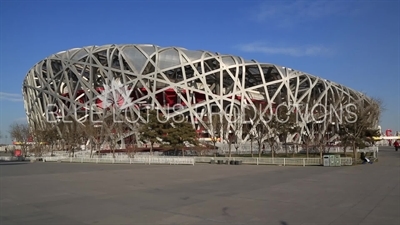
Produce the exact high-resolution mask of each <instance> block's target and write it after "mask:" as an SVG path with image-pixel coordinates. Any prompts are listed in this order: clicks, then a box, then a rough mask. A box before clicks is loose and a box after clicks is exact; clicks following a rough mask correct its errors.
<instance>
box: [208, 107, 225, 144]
mask: <svg viewBox="0 0 400 225" xmlns="http://www.w3.org/2000/svg"><path fill="white" fill-rule="evenodd" d="M221 116H223V115H219V114H218V115H215V114H212V115H209V116H208V119H209V123H208V125H209V126H210V127H211V133H210V138H211V142H212V143H213V145H214V150H216V149H217V147H216V144H217V142H218V141H219V140H222V134H223V128H224V121H225V119H224V118H221Z"/></svg>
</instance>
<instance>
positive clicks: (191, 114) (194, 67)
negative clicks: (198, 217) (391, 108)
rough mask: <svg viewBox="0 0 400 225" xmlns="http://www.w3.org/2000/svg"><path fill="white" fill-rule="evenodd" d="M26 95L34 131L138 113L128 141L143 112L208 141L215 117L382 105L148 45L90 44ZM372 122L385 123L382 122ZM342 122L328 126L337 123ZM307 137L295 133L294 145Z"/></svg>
mask: <svg viewBox="0 0 400 225" xmlns="http://www.w3.org/2000/svg"><path fill="white" fill-rule="evenodd" d="M22 92H23V97H24V106H25V110H26V115H27V119H28V122H29V124H30V126H35V127H39V128H42V129H45V127H46V126H47V124H48V123H53V122H57V121H59V120H60V118H64V117H68V116H75V117H76V119H77V121H84V120H85V121H86V120H87V119H88V118H92V119H93V118H94V117H96V120H99V121H100V120H104V119H106V118H107V117H113V116H114V117H115V114H119V115H125V116H126V115H130V116H132V115H136V117H135V118H137V120H135V122H129V121H130V120H124V121H123V123H125V125H126V127H128V128H129V129H128V131H127V133H126V135H125V136H124V137H128V136H130V135H131V136H132V135H137V132H136V131H137V124H139V123H141V122H145V117H144V116H143V112H144V111H146V110H149V109H155V110H157V111H158V112H159V113H161V114H163V115H164V116H166V117H167V118H170V117H174V116H176V115H185V116H186V118H187V119H188V121H189V122H190V123H192V124H193V127H194V128H195V130H196V131H197V132H198V134H199V138H201V139H202V140H205V141H207V140H208V141H209V140H210V139H211V138H213V137H214V136H215V135H214V134H215V133H216V130H215V129H216V128H215V126H213V125H212V124H211V122H210V119H208V118H210V114H218V115H220V116H221V117H222V119H223V120H226V121H231V120H232V115H233V114H237V112H244V111H245V110H246V109H247V108H249V107H254V108H258V107H259V106H260V105H264V108H265V107H269V108H270V109H272V111H274V110H276V108H277V107H278V106H279V105H282V104H286V105H291V106H293V105H297V106H298V105H310V104H313V105H318V106H319V107H320V108H321V107H322V108H324V109H325V110H326V109H328V108H329V107H330V106H334V107H336V109H337V107H339V106H340V107H342V106H344V105H348V104H352V103H357V104H358V105H360V104H361V105H364V106H365V105H369V104H374V102H373V100H372V99H370V98H369V97H367V96H366V95H364V94H362V93H360V92H358V91H355V90H352V89H350V88H347V87H345V86H343V85H340V84H337V83H335V82H332V81H329V80H326V79H323V78H320V77H317V76H313V75H310V74H307V73H305V72H301V71H297V70H295V69H291V68H288V67H283V66H279V65H275V64H271V63H260V62H257V61H256V60H246V59H243V58H241V57H238V56H233V55H227V54H220V53H216V52H210V51H203V50H187V49H185V48H180V47H160V46H156V45H147V44H140V45H134V44H127V45H104V46H88V47H83V48H74V49H70V50H67V51H62V52H58V53H56V54H54V55H51V56H49V57H47V58H45V59H43V60H42V61H40V62H38V63H37V64H36V65H34V66H33V67H32V68H31V69H30V70H29V72H28V73H27V75H26V77H25V79H24V82H23V88H22ZM111 109H112V110H111ZM305 110H306V111H309V113H308V114H306V115H308V116H300V117H299V121H298V124H299V126H300V127H301V132H304V131H305V130H307V129H308V126H307V124H308V123H309V121H310V120H311V117H312V116H313V115H315V113H316V111H318V110H316V108H313V107H310V108H308V109H305ZM106 111H107V112H110V111H111V112H112V113H106ZM328 112H329V110H328ZM335 112H337V111H335ZM303 113H304V109H303ZM325 114H326V113H325ZM330 114H332V113H330ZM333 114H335V113H333ZM93 115H95V116H94V117H93ZM325 116H326V115H325ZM371 119H374V120H376V122H378V121H377V118H371ZM339 120H340V121H339V122H343V120H341V119H339ZM335 121H338V120H335ZM335 121H332V120H324V121H322V120H321V121H320V122H321V123H322V124H325V125H329V124H334V123H335ZM257 123H260V121H253V120H245V122H242V123H241V126H248V124H251V125H252V126H254V125H257ZM376 125H377V124H376ZM267 126H268V125H267ZM324 127H325V128H324V129H327V127H328V126H324ZM242 128H243V127H242ZM230 130H231V129H227V130H225V131H224V132H225V133H224V132H222V133H220V134H219V136H220V138H222V140H223V139H224V137H226V136H228V135H229V133H230V132H231V131H230ZM239 130H240V132H241V133H240V134H239V135H238V137H239V139H241V140H242V141H244V142H246V141H248V140H249V138H250V134H251V132H245V131H244V130H245V129H239ZM299 138H301V137H298V136H297V137H296V136H295V135H293V136H291V137H289V139H290V140H289V141H299ZM295 139H296V140H295Z"/></svg>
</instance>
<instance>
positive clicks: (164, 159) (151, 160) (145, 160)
mask: <svg viewBox="0 0 400 225" xmlns="http://www.w3.org/2000/svg"><path fill="white" fill-rule="evenodd" d="M18 159H19V158H18V157H10V156H8V157H7V156H6V157H0V161H17V160H18ZM31 159H34V158H32V157H31ZM41 159H42V160H43V161H44V162H69V163H111V164H148V165H151V164H167V165H194V164H195V163H210V162H211V161H214V162H216V163H217V161H218V160H222V161H223V162H224V163H226V162H227V161H228V160H231V161H232V160H233V161H241V163H242V164H249V165H282V166H319V165H322V164H323V163H322V160H321V159H320V158H250V157H231V158H229V157H176V156H135V157H134V158H89V157H80V158H79V157H65V156H52V157H42V158H41ZM25 160H30V158H25ZM340 161H341V165H342V166H351V165H352V164H353V159H352V158H351V157H341V158H340Z"/></svg>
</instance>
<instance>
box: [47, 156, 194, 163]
mask: <svg viewBox="0 0 400 225" xmlns="http://www.w3.org/2000/svg"><path fill="white" fill-rule="evenodd" d="M43 161H44V162H69V163H111V164H148V165H151V164H167V165H194V164H195V160H194V158H192V157H136V158H86V157H82V158H77V157H44V158H43Z"/></svg>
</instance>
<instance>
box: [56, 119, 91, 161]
mask: <svg viewBox="0 0 400 225" xmlns="http://www.w3.org/2000/svg"><path fill="white" fill-rule="evenodd" d="M58 128H59V132H60V134H61V136H62V139H63V140H64V142H65V143H66V144H67V146H68V147H67V150H68V152H69V154H70V156H72V157H74V155H75V149H77V148H78V147H79V146H80V145H81V144H82V143H83V142H84V138H85V133H84V131H83V129H84V126H83V124H82V123H81V122H79V121H77V120H76V119H75V118H74V117H72V116H69V117H66V118H64V120H63V121H61V122H59V124H58Z"/></svg>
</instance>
